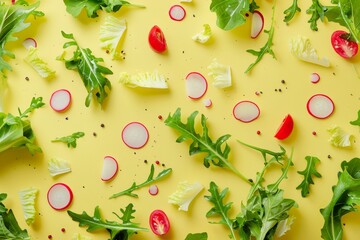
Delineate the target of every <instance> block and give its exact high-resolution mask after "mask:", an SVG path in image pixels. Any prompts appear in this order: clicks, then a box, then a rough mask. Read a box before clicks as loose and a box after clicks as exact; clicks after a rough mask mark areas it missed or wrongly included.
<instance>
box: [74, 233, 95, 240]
mask: <svg viewBox="0 0 360 240" xmlns="http://www.w3.org/2000/svg"><path fill="white" fill-rule="evenodd" d="M71 240H92V238H91V237H88V236H85V235H81V234H80V233H75V234H74V235H73V236H72V237H71Z"/></svg>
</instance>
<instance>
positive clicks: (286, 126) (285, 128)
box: [274, 114, 294, 140]
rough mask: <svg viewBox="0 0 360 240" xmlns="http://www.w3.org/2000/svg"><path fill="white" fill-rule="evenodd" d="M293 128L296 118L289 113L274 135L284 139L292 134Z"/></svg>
mask: <svg viewBox="0 0 360 240" xmlns="http://www.w3.org/2000/svg"><path fill="white" fill-rule="evenodd" d="M293 128H294V120H293V119H292V117H291V115H290V114H288V115H286V117H285V118H284V119H283V121H282V123H281V124H280V127H279V128H278V130H277V131H276V134H275V136H274V137H275V138H277V139H279V140H284V139H285V138H287V137H289V136H290V134H291V132H292V130H293Z"/></svg>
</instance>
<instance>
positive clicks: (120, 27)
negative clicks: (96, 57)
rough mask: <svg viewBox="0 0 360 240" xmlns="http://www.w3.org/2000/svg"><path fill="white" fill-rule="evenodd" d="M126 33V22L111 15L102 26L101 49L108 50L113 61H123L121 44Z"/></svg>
mask: <svg viewBox="0 0 360 240" xmlns="http://www.w3.org/2000/svg"><path fill="white" fill-rule="evenodd" d="M125 31H126V21H125V20H124V19H118V18H116V17H113V16H111V15H107V16H106V17H105V22H104V24H103V25H101V26H100V36H99V39H100V47H101V48H103V49H105V50H107V51H108V52H109V54H110V55H111V56H112V59H122V55H121V52H120V51H119V43H120V40H121V38H122V36H123V35H124V33H125Z"/></svg>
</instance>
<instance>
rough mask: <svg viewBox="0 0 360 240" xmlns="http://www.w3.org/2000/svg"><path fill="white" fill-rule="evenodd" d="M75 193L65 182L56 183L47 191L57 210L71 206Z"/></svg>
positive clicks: (50, 201) (52, 204)
mask: <svg viewBox="0 0 360 240" xmlns="http://www.w3.org/2000/svg"><path fill="white" fill-rule="evenodd" d="M72 199H73V193H72V191H71V189H70V187H69V186H68V185H66V184H64V183H55V184H54V185H52V186H51V188H50V189H49V191H48V193H47V200H48V202H49V204H50V206H51V207H52V208H53V209H55V210H63V209H65V208H67V207H68V206H70V204H71V202H72Z"/></svg>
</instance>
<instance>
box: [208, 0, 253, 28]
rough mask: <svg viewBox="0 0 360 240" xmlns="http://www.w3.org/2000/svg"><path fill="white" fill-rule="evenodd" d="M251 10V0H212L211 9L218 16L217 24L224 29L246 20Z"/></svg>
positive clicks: (241, 23) (238, 24)
mask: <svg viewBox="0 0 360 240" xmlns="http://www.w3.org/2000/svg"><path fill="white" fill-rule="evenodd" d="M249 10H250V3H249V0H211V4H210V11H211V12H215V13H216V16H217V21H216V24H217V26H218V27H219V28H221V29H223V30H231V29H234V28H236V27H238V26H240V25H243V24H244V23H245V22H246V17H245V14H246V13H247V12H248V11H249Z"/></svg>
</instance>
